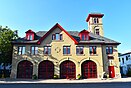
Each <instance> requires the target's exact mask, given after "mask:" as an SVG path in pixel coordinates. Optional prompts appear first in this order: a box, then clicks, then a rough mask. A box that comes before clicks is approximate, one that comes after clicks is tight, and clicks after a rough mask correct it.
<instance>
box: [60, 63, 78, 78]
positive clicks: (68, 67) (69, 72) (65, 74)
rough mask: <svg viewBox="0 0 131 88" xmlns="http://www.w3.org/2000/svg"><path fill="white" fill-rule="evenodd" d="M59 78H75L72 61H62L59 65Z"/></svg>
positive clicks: (74, 68) (74, 67)
mask: <svg viewBox="0 0 131 88" xmlns="http://www.w3.org/2000/svg"><path fill="white" fill-rule="evenodd" d="M60 78H62V79H66V78H76V66H75V64H74V63H73V62H72V61H69V60H68V61H64V62H63V63H61V65H60Z"/></svg>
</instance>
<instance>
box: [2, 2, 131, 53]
mask: <svg viewBox="0 0 131 88" xmlns="http://www.w3.org/2000/svg"><path fill="white" fill-rule="evenodd" d="M130 3H131V0H0V25H2V26H8V27H9V28H11V29H12V30H18V33H19V36H20V37H23V36H25V31H27V30H28V29H32V30H33V31H35V32H37V31H48V30H49V29H50V28H51V27H52V26H53V25H55V24H56V23H59V24H60V25H61V26H62V27H63V28H64V29H66V30H67V31H69V30H77V31H81V30H83V29H87V28H88V26H87V23H86V21H85V20H86V18H87V16H88V14H89V13H92V12H99V13H103V14H104V17H103V25H104V36H105V37H108V38H110V39H113V40H116V41H119V42H121V45H119V47H118V50H119V52H121V53H124V52H128V51H130V50H131V39H130V35H131V28H130V26H131V21H130V20H131V4H130Z"/></svg>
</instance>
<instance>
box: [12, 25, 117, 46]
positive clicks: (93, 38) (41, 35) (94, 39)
mask: <svg viewBox="0 0 131 88" xmlns="http://www.w3.org/2000/svg"><path fill="white" fill-rule="evenodd" d="M56 28H59V29H60V30H62V31H64V32H65V33H66V34H67V35H68V36H69V37H70V38H71V39H72V40H73V41H74V42H75V44H110V45H111V44H113V45H119V44H120V43H119V42H116V41H114V40H111V39H109V38H106V37H103V36H100V35H97V34H93V33H91V32H89V37H90V40H87V41H81V40H80V37H79V33H80V32H78V31H68V32H67V31H66V30H65V29H63V28H62V27H61V26H60V25H59V24H58V23H57V24H55V25H54V26H53V27H52V28H51V29H50V30H49V31H39V32H36V33H35V39H34V40H31V41H30V40H26V39H25V38H19V39H17V40H15V41H12V43H18V44H41V42H42V41H43V40H44V39H45V38H46V37H47V36H48V35H49V34H50V33H51V32H52V31H53V30H54V29H56ZM84 31H87V30H84Z"/></svg>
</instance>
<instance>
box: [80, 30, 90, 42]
mask: <svg viewBox="0 0 131 88" xmlns="http://www.w3.org/2000/svg"><path fill="white" fill-rule="evenodd" d="M79 37H80V40H81V41H88V40H89V32H88V31H87V30H83V31H81V32H80V33H79Z"/></svg>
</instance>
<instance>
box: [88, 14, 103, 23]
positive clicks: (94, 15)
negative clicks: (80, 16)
mask: <svg viewBox="0 0 131 88" xmlns="http://www.w3.org/2000/svg"><path fill="white" fill-rule="evenodd" d="M103 16H104V14H101V13H91V14H89V15H88V17H87V19H86V22H88V21H89V19H90V17H100V18H102V17H103Z"/></svg>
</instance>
